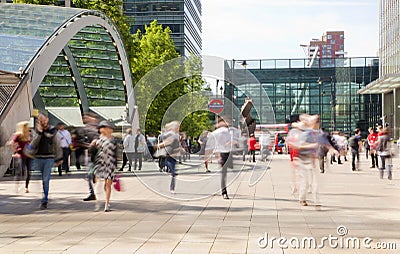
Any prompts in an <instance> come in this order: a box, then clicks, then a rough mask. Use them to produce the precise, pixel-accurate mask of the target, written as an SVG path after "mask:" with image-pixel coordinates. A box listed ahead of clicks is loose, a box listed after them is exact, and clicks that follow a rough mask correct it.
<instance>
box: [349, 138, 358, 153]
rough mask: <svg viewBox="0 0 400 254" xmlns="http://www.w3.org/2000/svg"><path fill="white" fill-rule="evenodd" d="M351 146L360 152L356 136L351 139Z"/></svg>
mask: <svg viewBox="0 0 400 254" xmlns="http://www.w3.org/2000/svg"><path fill="white" fill-rule="evenodd" d="M349 146H350V147H351V148H353V149H355V150H358V142H357V139H356V136H352V137H350V138H349Z"/></svg>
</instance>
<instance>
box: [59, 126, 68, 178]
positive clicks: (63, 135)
mask: <svg viewBox="0 0 400 254" xmlns="http://www.w3.org/2000/svg"><path fill="white" fill-rule="evenodd" d="M57 130H58V131H57V137H58V139H59V140H60V144H61V149H62V151H63V163H62V164H61V165H59V166H58V175H59V176H62V171H63V170H65V173H66V174H68V173H69V155H70V154H71V149H70V145H71V144H72V138H71V134H70V133H69V131H68V130H66V129H65V126H64V123H62V122H59V123H58V124H57Z"/></svg>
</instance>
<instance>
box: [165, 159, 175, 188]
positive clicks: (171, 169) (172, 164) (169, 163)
mask: <svg viewBox="0 0 400 254" xmlns="http://www.w3.org/2000/svg"><path fill="white" fill-rule="evenodd" d="M165 164H166V165H167V167H168V168H169V172H170V173H171V185H170V187H169V190H171V191H174V190H175V176H176V174H175V164H176V160H175V159H174V158H173V157H167V158H166V159H165Z"/></svg>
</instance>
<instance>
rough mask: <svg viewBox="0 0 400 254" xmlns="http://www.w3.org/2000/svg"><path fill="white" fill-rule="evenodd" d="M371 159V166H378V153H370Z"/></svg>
mask: <svg viewBox="0 0 400 254" xmlns="http://www.w3.org/2000/svg"><path fill="white" fill-rule="evenodd" d="M371 161H372V167H377V168H379V164H378V154H376V153H374V154H371Z"/></svg>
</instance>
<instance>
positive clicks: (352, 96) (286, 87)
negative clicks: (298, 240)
mask: <svg viewBox="0 0 400 254" xmlns="http://www.w3.org/2000/svg"><path fill="white" fill-rule="evenodd" d="M307 61H308V59H273V60H246V63H247V65H246V68H247V71H249V74H247V75H254V77H255V78H254V79H253V80H252V79H250V78H244V79H243V80H241V81H238V82H237V83H235V82H234V84H235V91H234V92H232V91H231V90H230V89H231V88H228V87H227V86H226V89H225V96H227V97H228V98H230V99H231V100H233V101H234V103H235V105H237V106H238V107H239V108H240V107H241V106H242V105H243V104H244V102H245V99H246V98H250V99H251V100H253V102H254V105H256V107H258V108H256V109H254V110H252V111H251V114H252V117H253V118H254V119H256V121H257V123H261V124H264V123H286V122H288V121H289V119H290V115H293V114H300V113H308V114H318V115H320V120H321V127H324V128H325V129H327V130H329V131H333V130H337V131H343V132H345V133H347V134H349V133H351V132H352V131H353V130H354V129H355V128H356V127H358V128H361V129H362V130H363V131H366V130H367V129H368V127H369V126H374V125H375V123H377V122H378V121H379V118H380V116H381V115H380V114H381V96H380V95H361V94H359V93H358V90H360V89H361V88H363V87H365V85H366V84H368V83H370V82H372V81H374V80H375V79H377V78H378V65H377V59H376V58H365V57H364V58H342V59H332V61H333V62H334V63H335V64H334V66H333V67H325V66H324V65H320V66H317V67H313V68H309V67H307V63H308V62H307ZM228 62H230V63H228V64H227V65H228V66H234V65H235V63H232V61H228ZM236 62H243V61H241V60H239V61H236ZM235 71H236V70H235ZM237 71H244V70H243V69H242V70H240V69H239V70H237ZM245 71H246V70H245ZM239 76H240V75H239ZM241 76H242V77H243V75H241ZM254 80H257V81H256V82H254ZM264 91H265V92H264ZM263 94H264V95H263ZM265 94H266V95H267V96H268V98H266V96H265ZM271 107H272V109H271ZM271 110H272V112H273V113H274V116H272V115H271V114H270V113H269V112H271ZM271 117H275V122H274V121H272V120H271V119H270V118H271Z"/></svg>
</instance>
